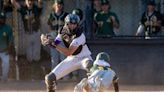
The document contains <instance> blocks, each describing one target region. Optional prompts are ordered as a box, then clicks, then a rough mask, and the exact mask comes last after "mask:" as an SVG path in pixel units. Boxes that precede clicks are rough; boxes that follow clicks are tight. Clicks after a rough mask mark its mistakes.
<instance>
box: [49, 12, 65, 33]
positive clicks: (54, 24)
mask: <svg viewBox="0 0 164 92" xmlns="http://www.w3.org/2000/svg"><path fill="white" fill-rule="evenodd" d="M67 14H68V13H66V12H64V11H63V12H62V13H61V14H60V15H56V14H55V13H54V12H52V13H50V15H49V18H48V22H47V24H48V25H49V26H50V28H51V30H53V31H56V32H57V31H58V29H59V28H60V27H62V26H64V19H65V17H66V16H67Z"/></svg>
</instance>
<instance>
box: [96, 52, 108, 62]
mask: <svg viewBox="0 0 164 92" xmlns="http://www.w3.org/2000/svg"><path fill="white" fill-rule="evenodd" d="M96 60H104V61H110V56H109V54H108V53H106V52H100V53H99V54H98V55H97V56H96Z"/></svg>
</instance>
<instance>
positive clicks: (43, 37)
mask: <svg viewBox="0 0 164 92" xmlns="http://www.w3.org/2000/svg"><path fill="white" fill-rule="evenodd" d="M40 39H41V43H42V45H44V46H46V45H49V44H51V43H52V42H53V39H52V38H51V36H49V35H45V34H42V35H41V36H40Z"/></svg>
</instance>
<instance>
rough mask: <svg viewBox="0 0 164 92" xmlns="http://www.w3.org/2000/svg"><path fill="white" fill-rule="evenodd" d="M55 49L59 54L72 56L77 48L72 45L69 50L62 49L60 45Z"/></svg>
mask: <svg viewBox="0 0 164 92" xmlns="http://www.w3.org/2000/svg"><path fill="white" fill-rule="evenodd" d="M55 47H56V49H57V50H58V51H59V52H61V53H63V54H64V55H66V56H70V55H72V54H73V53H74V52H75V51H76V50H77V48H78V47H77V46H73V45H71V46H70V47H69V48H64V47H61V46H60V45H56V46H55Z"/></svg>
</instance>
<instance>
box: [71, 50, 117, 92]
mask: <svg viewBox="0 0 164 92" xmlns="http://www.w3.org/2000/svg"><path fill="white" fill-rule="evenodd" d="M109 61H110V57H109V55H108V54H107V53H105V52H101V53H99V54H98V55H97V56H96V60H95V61H94V64H93V67H92V68H91V69H90V74H89V76H88V78H84V79H83V80H82V81H81V82H80V83H79V84H77V85H76V86H75V88H74V92H104V91H103V90H105V89H107V88H109V87H110V85H111V84H113V86H114V90H115V92H119V85H118V77H117V76H116V73H115V72H114V71H113V70H112V69H111V66H110V64H109V63H108V62H109Z"/></svg>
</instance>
